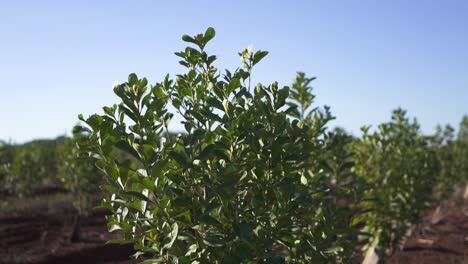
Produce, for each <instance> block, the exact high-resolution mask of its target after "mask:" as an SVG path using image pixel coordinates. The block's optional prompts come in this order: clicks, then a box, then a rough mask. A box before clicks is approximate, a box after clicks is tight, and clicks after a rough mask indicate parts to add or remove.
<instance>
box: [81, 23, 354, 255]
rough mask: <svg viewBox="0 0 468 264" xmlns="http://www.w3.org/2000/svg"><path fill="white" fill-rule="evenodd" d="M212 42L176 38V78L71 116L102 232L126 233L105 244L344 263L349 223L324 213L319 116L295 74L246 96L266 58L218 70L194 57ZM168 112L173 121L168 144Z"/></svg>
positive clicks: (332, 211) (328, 210)
mask: <svg viewBox="0 0 468 264" xmlns="http://www.w3.org/2000/svg"><path fill="white" fill-rule="evenodd" d="M214 36H215V31H214V30H213V29H212V28H209V29H208V30H207V31H206V32H205V33H204V34H198V35H196V36H194V37H190V36H187V35H184V36H183V38H182V39H183V40H184V41H185V42H188V43H191V44H193V47H187V48H186V49H185V50H184V51H181V52H177V53H176V55H177V56H178V57H180V58H181V61H180V64H181V65H183V66H184V67H186V69H187V71H186V72H185V73H183V74H178V75H177V76H176V78H175V80H172V79H170V78H169V76H167V77H166V78H165V79H164V80H163V81H162V82H160V83H156V84H155V85H149V84H148V81H147V80H146V79H145V78H142V79H141V78H138V77H137V76H136V75H135V74H131V75H130V76H129V78H128V82H126V83H123V84H119V85H116V86H115V87H114V93H115V94H116V95H117V96H118V97H119V98H120V100H121V102H120V103H119V104H118V105H117V104H116V105H113V106H111V107H104V112H105V114H103V115H98V114H94V115H91V116H90V117H89V118H86V119H85V118H84V117H83V116H80V120H82V121H83V122H84V123H86V125H87V126H86V127H80V128H79V130H80V131H83V132H85V133H88V135H89V139H90V141H89V142H88V143H82V144H81V145H80V148H81V149H82V151H83V152H84V153H86V154H87V155H89V156H92V157H94V158H95V159H96V165H97V166H98V167H99V168H100V169H101V170H102V171H103V172H104V173H105V175H106V179H107V181H108V183H109V184H108V185H106V186H104V187H103V188H104V189H105V190H107V191H109V192H111V193H112V195H111V197H109V198H108V199H105V200H104V202H103V206H104V207H106V208H108V209H109V210H111V211H112V212H113V215H112V216H111V217H109V218H108V225H109V230H110V231H116V230H120V231H121V232H123V233H124V234H125V239H124V240H121V241H114V242H117V243H129V242H131V243H134V244H135V248H136V249H137V250H138V251H139V252H138V253H137V254H136V256H137V257H138V255H140V254H142V253H149V254H151V255H153V256H154V258H153V259H151V260H148V261H145V263H156V262H164V263H284V262H291V263H317V262H319V263H322V262H344V261H347V260H348V259H349V258H350V256H351V255H352V251H353V247H354V245H352V244H350V243H349V239H348V238H349V236H353V235H354V234H355V232H354V231H353V230H352V229H351V228H349V226H348V225H347V224H335V223H341V222H343V221H342V219H345V220H346V221H347V220H349V219H348V218H349V215H348V214H347V213H345V211H343V210H341V209H340V208H338V207H337V206H336V205H335V199H334V197H333V195H332V192H331V190H330V176H329V170H328V168H327V167H326V166H325V165H324V160H325V157H322V155H323V154H322V153H324V152H326V151H327V150H326V148H327V144H325V131H326V124H327V122H328V121H329V120H331V119H332V117H331V114H330V113H329V111H328V108H326V109H325V111H322V110H318V109H309V107H310V106H311V102H312V99H313V96H312V97H311V94H310V89H309V87H308V84H309V83H310V81H309V79H307V78H306V77H305V76H304V75H303V74H299V75H298V78H297V79H296V82H295V85H293V87H292V88H289V87H282V88H280V87H279V86H278V84H277V83H276V82H274V83H272V84H270V85H268V86H264V85H261V84H257V85H256V86H255V87H251V85H250V82H251V81H250V80H251V71H252V68H253V66H254V65H256V64H257V63H258V62H259V61H260V60H261V59H263V58H264V57H265V56H266V55H267V54H268V52H265V51H256V52H254V51H252V50H251V49H245V50H244V51H242V52H241V53H239V55H240V58H241V62H242V68H238V69H236V70H235V71H232V72H231V71H228V70H226V71H225V72H224V73H221V72H219V71H218V70H217V69H216V68H215V67H214V66H213V63H214V62H215V60H216V56H212V55H208V54H207V53H206V51H205V47H206V44H207V43H208V42H209V41H210V40H211V39H212V38H213V37H214ZM301 89H302V94H300V93H301ZM304 89H305V91H304ZM290 95H291V100H290V99H288V98H290ZM296 95H297V96H296ZM169 109H175V110H176V112H177V113H178V114H179V115H180V116H181V117H182V120H183V121H182V124H183V126H184V128H185V132H184V133H183V134H180V135H178V136H177V137H171V136H169V135H170V133H169V131H168V123H169V122H170V120H171V118H172V117H173V114H172V113H170V112H169ZM308 109H309V110H308ZM116 147H117V148H118V149H119V151H122V152H124V153H126V154H127V155H131V156H132V159H129V158H123V157H122V155H120V156H119V155H118V153H117V152H116V150H115V148H116Z"/></svg>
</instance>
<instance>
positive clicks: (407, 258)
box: [387, 202, 468, 264]
mask: <svg viewBox="0 0 468 264" xmlns="http://www.w3.org/2000/svg"><path fill="white" fill-rule="evenodd" d="M435 211H436V210H433V211H432V212H431V213H430V214H428V215H427V216H426V217H425V218H424V223H423V225H422V226H421V227H419V228H418V229H417V231H416V232H414V233H413V236H411V237H410V238H409V239H408V240H407V241H406V242H405V244H404V247H403V250H401V251H399V252H397V253H396V254H395V255H394V256H392V257H391V258H390V259H389V260H388V261H387V263H395V264H397V263H398V264H405V263H408V264H409V263H424V264H432V263H443V264H455V263H457V264H459V263H460V264H468V210H467V206H466V202H465V205H464V206H463V205H459V206H453V205H452V206H450V207H448V208H446V209H442V210H441V212H442V213H441V214H439V216H440V217H438V218H439V219H437V220H436V221H433V219H434V218H433V215H434V214H435Z"/></svg>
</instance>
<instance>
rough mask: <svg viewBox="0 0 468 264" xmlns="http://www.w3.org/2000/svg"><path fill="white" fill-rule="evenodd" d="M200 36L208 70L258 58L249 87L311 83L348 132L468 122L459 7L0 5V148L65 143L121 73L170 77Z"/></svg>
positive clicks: (466, 17)
mask: <svg viewBox="0 0 468 264" xmlns="http://www.w3.org/2000/svg"><path fill="white" fill-rule="evenodd" d="M209 26H212V27H214V28H215V29H216V31H217V37H216V38H215V39H214V40H213V41H212V43H211V44H210V46H209V47H208V52H211V53H214V54H217V55H218V56H219V60H218V64H217V66H218V67H219V68H225V67H227V68H230V69H233V68H235V67H237V66H238V65H239V63H240V61H239V59H238V56H237V52H238V51H240V50H242V49H243V48H245V47H246V46H248V45H250V44H252V45H253V46H254V48H257V49H262V50H268V51H270V54H269V55H268V56H267V57H266V58H265V59H264V61H263V62H262V63H261V64H259V66H258V67H257V68H256V70H255V71H254V75H255V78H254V80H255V82H262V83H264V84H269V83H271V82H272V81H278V82H279V83H280V84H282V85H288V84H290V83H291V82H292V80H293V78H294V76H295V73H296V71H304V72H306V73H307V74H308V75H310V76H317V77H318V79H317V80H316V81H315V83H314V87H315V93H316V95H317V100H316V103H317V104H318V105H324V104H326V105H330V106H331V109H332V111H333V113H334V114H335V115H336V116H337V120H336V121H334V122H333V124H332V126H342V127H344V128H346V129H347V130H349V131H351V132H353V133H354V134H358V133H359V128H360V127H361V126H362V125H364V124H371V125H375V124H378V123H380V122H384V121H387V120H389V118H390V113H391V110H392V109H394V108H396V107H398V106H401V107H403V108H405V109H407V110H408V112H409V114H410V116H412V117H413V116H416V117H417V118H418V120H419V121H420V123H421V125H422V130H423V132H425V133H432V132H433V130H434V127H435V126H436V125H437V124H439V123H443V124H445V123H450V124H452V125H454V126H458V123H459V122H460V120H461V118H462V116H463V114H468V1H462V0H461V1H436V0H434V1H430V0H425V1H406V0H402V1H399V0H391V1H377V0H373V1H363V0H359V1H358V0H356V1H338V0H337V1H325V0H324V1H305V0H304V1H292V0H289V1H220V0H217V1H206V0H204V1H202V0H200V1H142V0H141V1H116V0H114V1H73V2H72V1H20V0H16V1H0V82H1V84H0V139H3V140H12V141H13V142H24V141H28V140H31V139H34V138H52V137H55V136H58V135H61V134H64V133H70V130H71V128H72V126H73V125H74V124H75V123H76V122H77V114H79V113H83V114H84V115H85V116H88V115H90V114H93V113H96V112H101V107H102V106H104V105H111V104H113V103H115V102H117V97H116V96H114V95H113V93H112V86H113V84H114V83H115V82H122V81H124V80H125V79H126V78H127V76H128V74H129V73H132V72H135V73H137V74H138V75H140V76H146V77H148V78H149V80H150V81H151V82H156V81H159V80H162V78H163V76H164V75H165V74H166V73H170V74H171V75H172V76H174V74H176V73H180V72H181V71H182V70H183V68H182V67H181V66H179V65H178V63H177V61H178V59H177V57H176V56H175V55H174V52H176V51H179V50H180V49H182V48H183V47H184V43H183V42H182V41H181V36H182V35H183V34H195V33H199V32H203V31H204V30H205V29H206V28H207V27H209ZM172 126H173V127H174V129H178V128H180V127H181V126H180V125H178V124H176V123H174V124H172Z"/></svg>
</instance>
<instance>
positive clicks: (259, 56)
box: [252, 50, 268, 65]
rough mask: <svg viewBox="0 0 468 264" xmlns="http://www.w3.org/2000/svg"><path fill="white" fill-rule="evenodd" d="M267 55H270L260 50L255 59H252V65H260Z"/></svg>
mask: <svg viewBox="0 0 468 264" xmlns="http://www.w3.org/2000/svg"><path fill="white" fill-rule="evenodd" d="M266 55H268V51H261V50H259V51H257V52H255V54H254V57H253V59H252V65H255V64H257V63H259V62H260V61H261V60H262V59H263V58H265V57H266Z"/></svg>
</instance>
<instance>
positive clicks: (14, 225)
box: [0, 211, 138, 264]
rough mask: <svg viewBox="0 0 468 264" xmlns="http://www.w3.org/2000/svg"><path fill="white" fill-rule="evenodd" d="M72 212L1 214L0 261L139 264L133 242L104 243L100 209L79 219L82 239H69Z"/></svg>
mask: <svg viewBox="0 0 468 264" xmlns="http://www.w3.org/2000/svg"><path fill="white" fill-rule="evenodd" d="M74 220H75V218H74V216H73V215H65V214H61V215H47V214H36V215H30V216H18V215H17V216H9V217H0V263H2V264H3V263H5V264H6V263H11V264H14V263H41V264H46V263H57V264H58V263H77V264H78V263H106V264H110V263H122V264H123V263H126V264H130V263H138V261H135V260H131V259H130V257H129V256H130V255H132V254H133V253H134V252H133V247H132V245H106V244H105V242H106V241H107V240H109V239H115V238H116V237H115V235H113V234H110V233H108V232H107V230H106V220H105V218H104V212H103V211H97V212H95V213H93V214H92V215H90V216H88V217H85V218H83V219H82V225H81V239H80V241H79V242H73V243H72V242H71V234H72V230H73V228H72V226H73V222H74Z"/></svg>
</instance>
